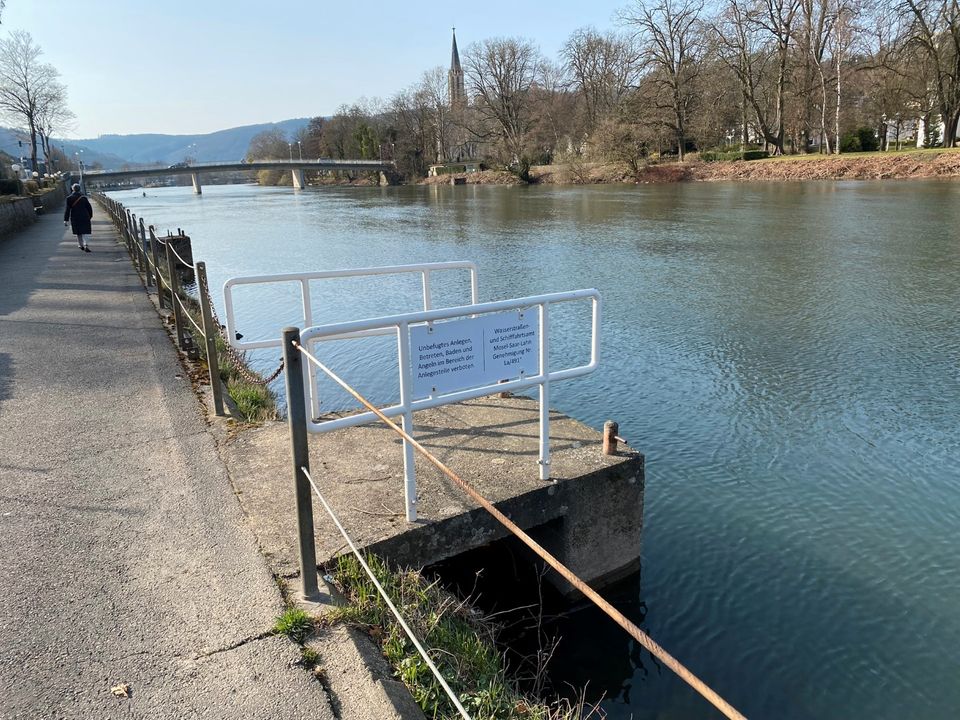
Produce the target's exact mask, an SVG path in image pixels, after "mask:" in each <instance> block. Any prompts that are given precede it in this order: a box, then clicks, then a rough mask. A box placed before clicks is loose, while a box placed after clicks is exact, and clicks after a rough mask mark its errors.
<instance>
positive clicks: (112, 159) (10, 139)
mask: <svg viewBox="0 0 960 720" xmlns="http://www.w3.org/2000/svg"><path fill="white" fill-rule="evenodd" d="M18 141H20V142H22V143H23V145H22V146H21V145H20V144H19V142H18ZM53 144H54V146H56V147H58V148H61V149H62V150H63V152H64V153H66V155H67V157H70V158H72V157H73V154H74V153H75V152H80V151H81V150H83V161H84V163H85V164H87V165H93V163H100V164H101V165H103V166H104V167H120V166H121V165H123V163H124V162H125V161H124V159H123V158H122V157H119V156H117V155H112V154H110V153H105V152H98V151H95V150H91V149H88V148H86V147H85V146H84V145H82V144H81V143H80V142H79V141H74V140H57V139H54V141H53ZM0 151H2V152H5V153H7V155H9V156H10V157H12V158H14V159H19V158H21V157H24V158H28V157H30V144H29V136H28V135H27V133H25V132H21V131H19V130H12V129H10V128H5V127H0ZM37 156H38V157H39V158H40V159H41V160H42V159H43V150H41V149H40V141H39V140H38V141H37Z"/></svg>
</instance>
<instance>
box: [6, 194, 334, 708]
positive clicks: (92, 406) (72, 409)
mask: <svg viewBox="0 0 960 720" xmlns="http://www.w3.org/2000/svg"><path fill="white" fill-rule="evenodd" d="M94 210H95V213H96V217H95V218H94V227H93V239H92V241H91V249H92V252H91V253H83V252H81V251H80V250H79V249H78V248H77V245H76V240H75V239H74V238H73V237H72V236H70V235H69V234H68V232H69V231H68V230H67V229H65V228H64V227H63V223H62V222H61V220H60V217H59V214H58V213H53V214H48V215H44V216H41V217H40V219H39V221H38V222H37V223H36V224H35V225H34V226H32V227H31V228H29V229H27V230H24V231H22V232H21V233H19V234H17V235H15V236H13V237H11V238H8V239H5V240H0V718H3V719H4V720H6V719H8V718H18V719H19V718H31V719H32V718H131V717H132V718H194V717H196V718H271V719H275V718H276V719H281V718H311V719H313V720H322V719H324V718H333V717H334V715H333V713H332V711H331V709H330V704H329V701H328V698H327V696H326V693H325V692H324V690H323V688H322V686H321V685H320V684H319V683H318V682H316V681H315V680H313V679H312V677H311V676H310V674H309V673H308V672H307V671H305V670H304V669H303V668H302V667H300V666H299V665H298V664H297V662H298V660H299V649H298V648H297V647H296V646H295V645H294V644H293V643H291V642H290V641H288V640H287V639H286V638H283V637H272V636H268V635H266V633H267V632H268V631H269V629H270V627H271V626H272V624H273V621H274V618H275V617H276V616H277V615H278V614H279V613H280V612H281V610H282V605H281V598H280V594H279V591H278V589H277V587H276V585H275V584H274V582H273V580H272V577H271V576H270V574H269V572H268V570H267V567H266V564H265V562H264V559H263V558H262V556H261V555H260V554H259V552H258V551H257V548H256V542H255V539H254V537H253V534H252V533H251V531H250V530H249V529H248V528H247V527H246V525H245V523H244V520H243V517H242V515H241V512H240V509H239V504H238V502H237V499H236V497H235V496H234V494H233V492H232V490H231V488H230V485H229V482H228V478H227V473H226V470H225V469H224V467H223V465H222V463H221V461H220V458H219V456H218V455H217V452H216V449H215V446H214V443H213V439H212V438H211V436H210V435H209V433H208V432H207V431H206V430H205V420H204V415H203V412H202V410H201V408H200V405H199V402H198V400H197V398H196V396H195V394H194V393H193V391H192V389H191V388H190V384H189V382H188V381H187V379H186V378H185V377H184V373H183V371H182V368H181V367H180V365H179V363H178V361H177V358H176V353H175V351H174V349H173V346H172V344H171V342H170V340H169V338H168V336H167V334H166V332H165V331H164V329H163V328H162V326H161V323H160V321H159V319H158V317H157V314H156V312H155V310H154V308H153V305H152V303H151V302H150V300H149V298H148V297H147V294H146V292H145V290H144V289H143V286H142V285H141V283H140V281H139V279H138V278H137V276H136V274H135V273H134V272H133V270H132V267H131V264H130V261H129V259H128V258H127V256H126V254H125V252H124V251H123V249H122V248H121V246H120V245H118V244H117V243H116V241H115V238H116V234H115V232H114V231H113V228H112V226H111V225H110V224H109V222H108V220H107V216H106V213H105V212H104V211H103V210H101V209H100V208H99V207H97V206H96V205H95V206H94ZM121 683H123V684H126V685H128V686H129V688H130V695H131V697H129V698H124V697H116V696H115V695H114V694H113V693H112V692H111V688H113V687H115V686H117V685H120V684H121Z"/></svg>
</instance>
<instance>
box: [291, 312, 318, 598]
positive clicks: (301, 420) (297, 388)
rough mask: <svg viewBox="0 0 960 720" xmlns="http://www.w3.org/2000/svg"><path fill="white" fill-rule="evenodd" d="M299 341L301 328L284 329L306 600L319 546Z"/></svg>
mask: <svg viewBox="0 0 960 720" xmlns="http://www.w3.org/2000/svg"><path fill="white" fill-rule="evenodd" d="M294 342H297V343H299V342H300V330H299V329H298V328H295V327H285V328H284V329H283V363H284V373H285V375H286V381H287V418H288V420H289V424H290V451H291V454H292V456H293V482H294V487H295V489H296V493H297V540H298V542H299V545H300V578H301V580H302V581H303V597H304V599H305V600H316V599H317V598H318V596H319V588H318V586H317V550H316V545H315V541H314V536H313V497H312V496H311V494H310V483H308V482H307V479H306V477H305V476H304V474H303V472H302V471H301V470H300V468H306V469H307V470H308V471H309V470H310V452H309V450H310V447H309V445H308V444H307V404H306V400H305V399H304V394H303V360H302V359H301V357H300V351H299V350H297V348H295V347H294V346H293V343H294Z"/></svg>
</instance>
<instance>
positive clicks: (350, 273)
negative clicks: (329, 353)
mask: <svg viewBox="0 0 960 720" xmlns="http://www.w3.org/2000/svg"><path fill="white" fill-rule="evenodd" d="M450 270H468V271H469V272H470V302H471V303H474V304H475V303H477V302H478V283H477V265H476V263H473V262H469V261H466V260H456V261H452V262H436V263H420V264H417V265H388V266H384V267H368V268H352V269H345V270H319V271H313V272H300V273H280V274H276V275H250V276H246V277H237V278H231V279H229V280H227V281H226V282H225V283H224V285H223V301H224V308H225V311H226V322H227V337H228V338H229V339H230V344H231V345H232V346H233V347H235V348H237V349H239V350H253V349H256V348H269V347H280V346H281V344H282V338H280V337H279V336H278V337H275V338H268V339H260V340H238V339H237V327H236V325H237V321H236V316H235V313H234V306H233V289H234V288H236V287H238V286H241V285H267V284H275V283H299V285H300V298H301V303H302V306H303V322H304V325H305V326H306V327H310V326H311V325H313V323H314V319H313V308H312V303H311V296H310V283H311V282H313V281H321V280H332V279H342V278H358V277H380V276H384V275H410V274H419V275H420V277H421V285H422V291H423V310H424V311H427V310H431V309H433V297H432V295H433V294H432V290H431V276H432V275H433V273H436V272H445V271H450ZM388 334H390V330H389V329H385V330H372V331H360V332H353V333H344V334H342V335H340V336H339V337H336V338H327V339H328V340H345V339H352V338H359V337H371V336H375V335H388ZM309 386H310V397H311V405H310V410H311V417H313V418H317V417H319V416H320V396H319V393H318V392H317V380H316V374H315V373H314V372H311V373H310V377H309Z"/></svg>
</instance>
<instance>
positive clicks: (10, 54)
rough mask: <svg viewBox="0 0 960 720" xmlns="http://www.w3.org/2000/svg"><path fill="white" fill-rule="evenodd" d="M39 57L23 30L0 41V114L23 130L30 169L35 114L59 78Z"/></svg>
mask: <svg viewBox="0 0 960 720" xmlns="http://www.w3.org/2000/svg"><path fill="white" fill-rule="evenodd" d="M42 54H43V51H42V50H41V49H40V47H39V46H38V45H36V44H34V42H33V38H32V37H31V36H30V33H28V32H24V31H23V30H16V31H14V32H12V33H10V35H9V37H7V38H5V39H3V40H0V113H2V114H3V115H5V116H6V117H8V118H9V119H10V120H12V121H14V122H16V123H17V124H18V125H19V124H21V123H22V124H23V126H25V127H26V128H27V131H28V132H29V135H30V159H31V161H32V163H33V167H36V166H37V113H38V111H39V108H40V105H41V104H42V99H43V98H44V97H46V96H48V95H49V94H50V93H51V86H52V85H53V84H58V83H57V77H59V73H58V72H57V70H56V68H54V67H53V65H50V64H47V63H41V62H40V55H42Z"/></svg>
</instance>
